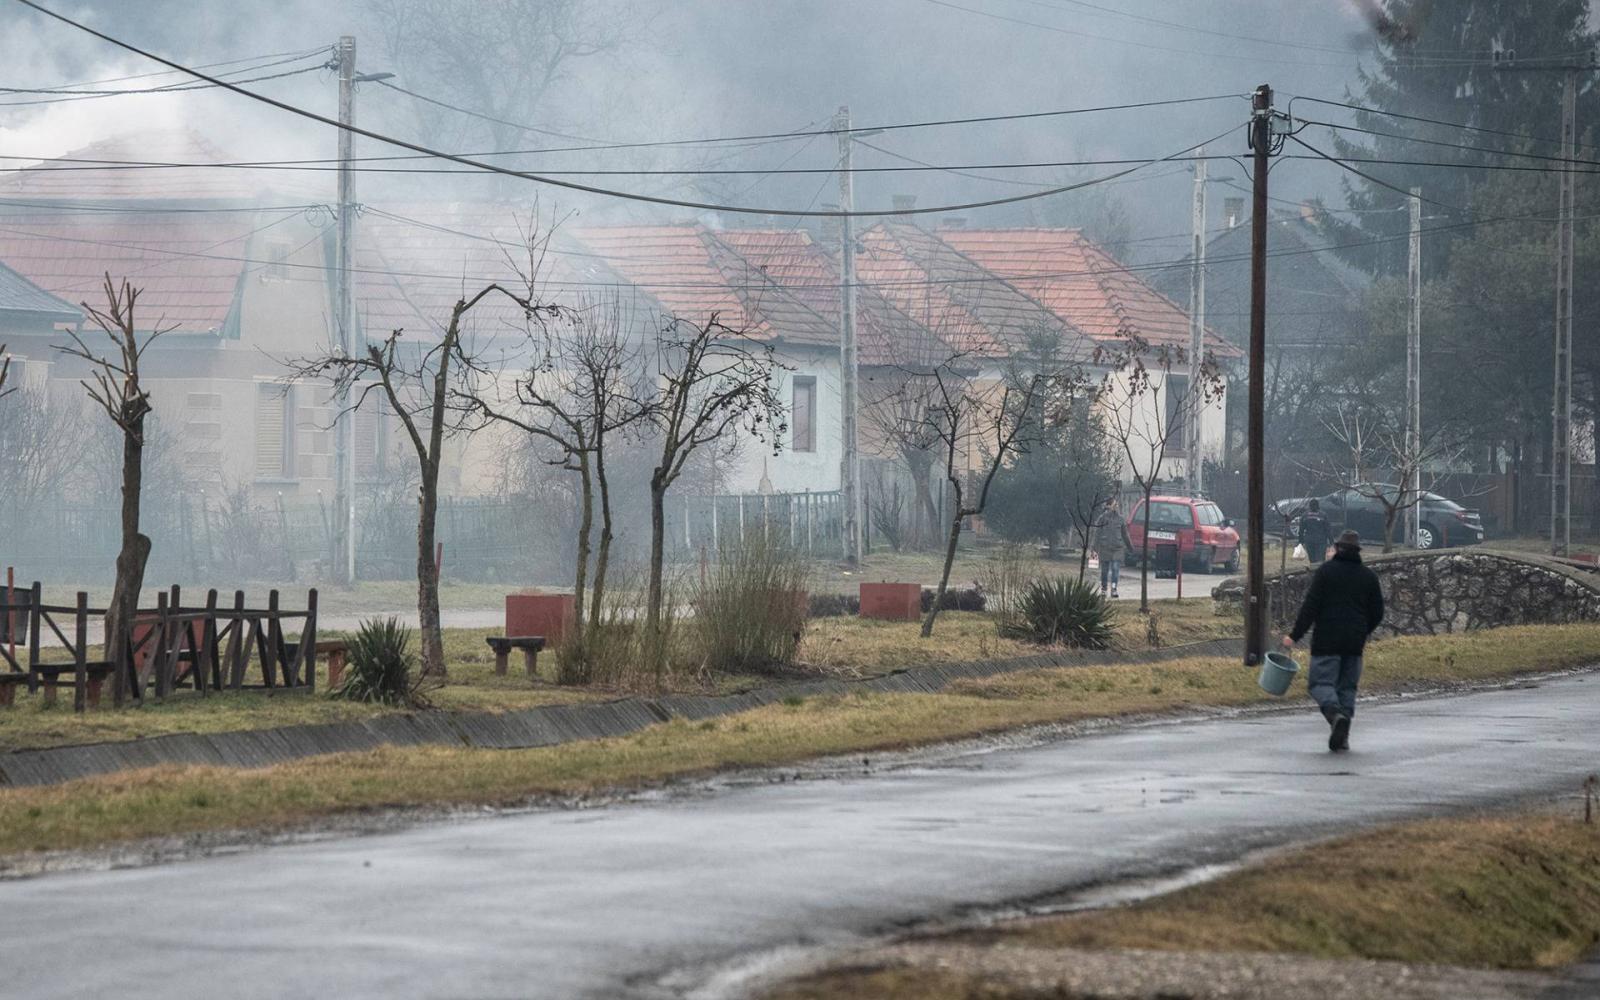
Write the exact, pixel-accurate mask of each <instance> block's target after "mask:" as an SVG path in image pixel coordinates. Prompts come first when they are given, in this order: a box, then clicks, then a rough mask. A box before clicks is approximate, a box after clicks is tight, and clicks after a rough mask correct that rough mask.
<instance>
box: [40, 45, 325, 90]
mask: <svg viewBox="0 0 1600 1000" xmlns="http://www.w3.org/2000/svg"><path fill="white" fill-rule="evenodd" d="M327 51H329V48H328V46H326V45H319V46H317V47H316V48H314V49H305V50H303V51H300V52H267V53H264V54H262V55H259V56H240V57H239V58H238V59H224V60H222V61H221V62H214V63H201V64H200V66H199V68H200V69H216V68H218V67H219V66H237V65H239V64H240V63H247V62H248V63H253V62H257V61H259V60H267V59H285V60H287V61H288V62H294V61H295V60H296V59H307V58H310V57H311V56H314V55H317V54H318V53H322V52H327ZM276 65H282V63H263V64H262V65H260V66H249V67H246V68H245V69H242V70H239V71H238V72H241V73H250V72H254V71H255V70H258V69H267V68H269V67H271V66H276ZM179 72H181V71H180V70H175V69H162V70H156V71H154V72H152V73H134V74H132V75H129V76H108V77H105V78H103V79H99V80H83V81H81V82H79V83H63V84H59V85H58V88H59V90H60V91H61V92H63V93H67V92H71V91H72V90H74V89H75V88H78V87H98V86H99V85H101V84H103V83H125V82H127V81H128V80H149V79H151V78H153V77H158V76H173V75H175V74H177V73H179Z"/></svg>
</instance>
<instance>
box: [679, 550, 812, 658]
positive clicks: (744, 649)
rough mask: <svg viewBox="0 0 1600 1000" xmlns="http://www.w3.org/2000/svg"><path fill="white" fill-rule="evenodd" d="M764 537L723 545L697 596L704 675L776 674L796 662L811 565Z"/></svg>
mask: <svg viewBox="0 0 1600 1000" xmlns="http://www.w3.org/2000/svg"><path fill="white" fill-rule="evenodd" d="M761 534H762V533H760V532H752V533H750V534H749V535H748V536H747V537H746V538H744V539H743V540H734V541H732V542H731V543H730V544H727V545H724V546H723V548H722V552H721V557H720V558H719V559H718V560H717V564H716V566H715V567H714V568H713V569H712V570H711V572H710V574H709V575H708V576H707V578H706V579H705V580H704V581H703V582H702V583H701V584H700V586H699V587H698V588H697V589H696V591H695V597H694V609H695V623H694V628H693V629H692V632H691V634H692V635H693V641H694V643H695V646H696V652H697V654H698V657H699V660H700V663H701V666H702V668H703V669H705V670H712V671H717V672H722V673H746V672H752V671H753V672H758V673H760V672H773V671H777V670H781V669H783V668H785V667H789V666H791V665H793V663H794V659H795V652H796V650H797V649H798V648H799V646H800V637H801V635H802V634H803V633H804V632H805V626H806V617H807V613H808V611H809V606H808V602H807V601H806V600H805V597H804V595H805V591H806V578H807V564H806V562H805V560H804V559H803V558H802V557H801V556H800V555H799V553H797V552H795V551H794V550H792V549H790V548H789V547H788V546H787V545H785V544H783V543H781V542H778V541H774V540H768V539H764V538H762V537H761Z"/></svg>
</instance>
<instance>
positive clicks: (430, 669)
mask: <svg viewBox="0 0 1600 1000" xmlns="http://www.w3.org/2000/svg"><path fill="white" fill-rule="evenodd" d="M419 498H420V503H419V505H418V509H417V624H418V626H419V629H418V630H419V633H420V636H421V639H422V676H423V677H432V678H435V679H438V680H441V681H442V680H444V679H445V676H446V670H445V663H444V633H443V631H442V629H441V627H440V622H439V564H438V563H437V562H436V561H435V559H434V551H435V548H434V538H435V535H436V525H437V522H438V519H439V467H438V464H437V463H425V464H424V468H423V472H422V487H421V489H420V491H419Z"/></svg>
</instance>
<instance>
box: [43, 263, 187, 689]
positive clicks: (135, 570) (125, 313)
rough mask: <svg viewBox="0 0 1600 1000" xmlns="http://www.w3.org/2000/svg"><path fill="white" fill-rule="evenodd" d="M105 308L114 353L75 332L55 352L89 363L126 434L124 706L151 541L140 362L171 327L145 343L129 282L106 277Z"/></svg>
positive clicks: (94, 315)
mask: <svg viewBox="0 0 1600 1000" xmlns="http://www.w3.org/2000/svg"><path fill="white" fill-rule="evenodd" d="M105 296H106V305H105V308H104V309H100V308H97V307H95V306H92V305H90V304H89V303H87V302H85V303H83V304H82V305H83V308H84V311H85V312H86V313H88V315H89V320H90V322H92V323H94V325H95V326H97V327H99V328H100V331H101V332H102V333H104V334H105V335H106V337H107V338H108V339H109V340H110V341H111V343H112V345H113V347H114V349H115V354H114V355H107V354H102V353H99V352H97V351H96V350H95V349H93V348H91V347H90V346H89V345H88V344H87V343H85V342H84V340H83V337H81V336H80V335H79V334H78V332H77V331H75V330H74V331H71V332H70V333H69V336H71V337H72V344H71V345H63V346H60V347H57V348H56V350H58V351H60V352H61V353H63V354H66V355H68V356H70V357H74V358H78V359H80V360H82V361H85V362H87V363H88V364H89V367H90V372H91V374H92V376H93V382H92V383H91V382H90V381H89V380H88V379H84V380H82V381H81V382H80V383H79V384H80V385H82V386H83V388H84V390H85V391H86V392H87V393H88V394H89V398H90V399H91V400H93V401H94V402H95V403H96V404H97V405H98V406H99V407H100V409H101V410H103V411H104V412H105V414H106V416H107V417H108V418H109V419H110V420H111V422H112V423H113V424H114V425H116V427H117V429H118V430H119V431H120V432H121V435H122V518H121V521H122V544H121V548H120V549H119V551H118V552H117V577H116V582H115V583H114V584H113V585H112V588H111V604H110V606H109V607H108V608H107V610H106V646H107V650H106V652H107V654H108V655H107V659H108V660H109V661H110V662H111V663H112V664H113V666H114V668H115V674H114V677H115V680H113V682H112V689H113V692H114V697H115V698H116V700H117V701H118V702H119V703H120V702H121V700H122V696H123V685H124V684H125V683H126V678H125V677H124V673H125V672H124V670H123V669H122V668H123V665H124V664H126V663H127V661H128V639H129V635H130V632H131V628H132V624H133V619H134V615H135V614H136V613H137V612H138V608H139V590H140V589H141V588H142V587H143V586H144V568H145V564H146V563H147V562H148V561H149V559H150V539H149V538H148V537H147V536H146V535H144V534H143V533H142V532H140V530H139V504H140V500H141V494H142V492H143V488H144V446H145V418H146V417H148V416H149V415H150V410H151V407H150V393H149V392H147V391H145V388H144V384H143V383H142V382H141V381H140V374H139V363H140V361H141V360H143V358H144V353H145V351H147V350H149V349H150V345H151V344H152V343H154V342H155V340H156V338H158V337H160V336H161V335H162V334H163V333H166V332H167V330H170V329H171V328H170V327H168V328H166V329H163V328H162V327H161V325H160V324H159V323H158V324H157V325H156V327H155V328H154V329H152V331H151V332H150V334H149V335H148V336H146V337H144V338H143V339H142V340H141V339H140V337H139V334H138V327H137V325H136V324H135V320H134V309H135V307H136V306H137V305H138V301H139V289H137V288H134V287H133V286H132V285H130V284H129V283H128V280H127V279H126V278H124V279H123V280H122V282H121V284H120V285H119V284H116V283H113V282H112V280H111V275H110V273H107V274H106V276H105Z"/></svg>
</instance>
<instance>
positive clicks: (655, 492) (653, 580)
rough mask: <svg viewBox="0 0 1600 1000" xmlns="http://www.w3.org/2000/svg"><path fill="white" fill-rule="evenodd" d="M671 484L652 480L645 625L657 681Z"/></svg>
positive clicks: (663, 650) (662, 650)
mask: <svg viewBox="0 0 1600 1000" xmlns="http://www.w3.org/2000/svg"><path fill="white" fill-rule="evenodd" d="M666 507H667V488H666V487H665V486H663V485H658V484H657V483H656V482H654V481H652V482H651V484H650V584H649V587H648V589H647V590H646V593H645V610H644V625H645V631H646V635H647V636H648V638H649V640H650V641H649V646H650V658H651V660H652V663H651V671H652V672H653V673H654V675H655V679H656V682H657V683H658V684H659V683H660V681H661V668H662V666H663V663H662V661H663V659H664V657H665V655H666V648H665V642H664V637H663V636H662V634H661V590H662V587H661V575H662V573H663V572H664V570H665V565H664V564H665V562H666V554H667V553H666V538H667V510H666Z"/></svg>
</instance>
